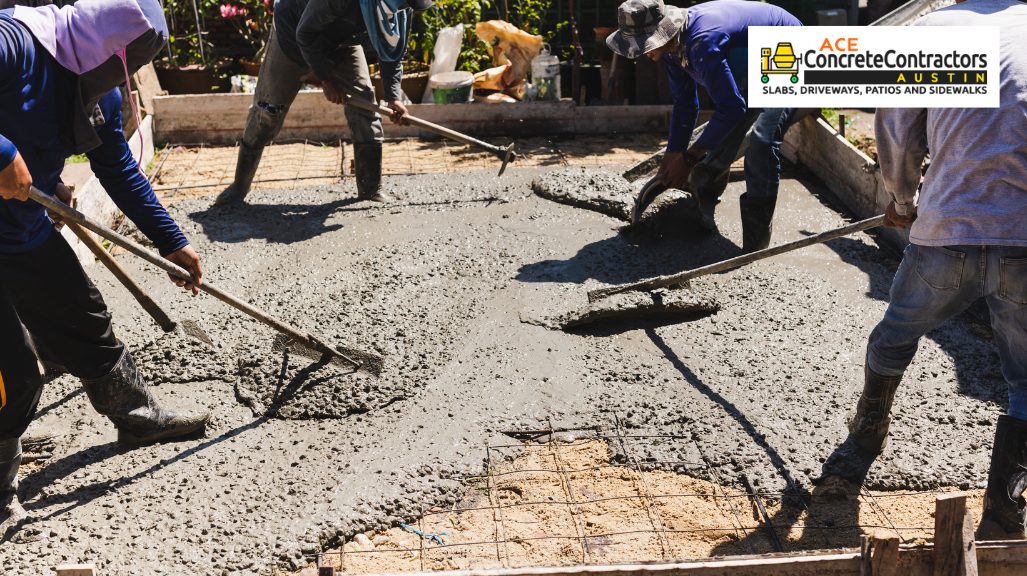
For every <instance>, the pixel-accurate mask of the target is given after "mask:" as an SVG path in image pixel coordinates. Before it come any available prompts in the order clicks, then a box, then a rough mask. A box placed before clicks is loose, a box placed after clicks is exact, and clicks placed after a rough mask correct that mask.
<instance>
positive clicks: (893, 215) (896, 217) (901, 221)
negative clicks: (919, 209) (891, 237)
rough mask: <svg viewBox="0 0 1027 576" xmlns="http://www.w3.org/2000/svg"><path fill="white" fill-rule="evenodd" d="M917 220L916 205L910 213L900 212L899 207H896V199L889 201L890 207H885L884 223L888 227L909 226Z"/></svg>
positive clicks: (903, 227)
mask: <svg viewBox="0 0 1027 576" xmlns="http://www.w3.org/2000/svg"><path fill="white" fill-rule="evenodd" d="M915 220H916V206H914V207H913V209H912V210H910V212H909V214H899V211H898V209H897V208H896V207H895V201H894V200H892V201H891V202H889V203H888V207H887V208H885V209H884V225H885V226H887V227H888V228H902V229H905V228H909V227H910V226H912V225H913V222H914V221H915Z"/></svg>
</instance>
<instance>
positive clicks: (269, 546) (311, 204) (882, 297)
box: [0, 168, 1005, 575]
mask: <svg viewBox="0 0 1027 576" xmlns="http://www.w3.org/2000/svg"><path fill="white" fill-rule="evenodd" d="M539 174H540V172H539V171H537V170H523V169H517V168H512V169H511V170H510V171H508V173H507V175H506V176H504V178H503V179H502V180H497V179H496V178H495V177H494V174H493V172H492V171H489V172H475V173H461V174H458V175H454V174H438V175H429V176H412V177H390V178H388V179H387V183H386V188H387V190H388V192H390V193H391V194H394V195H395V196H396V197H397V199H398V200H397V202H396V203H394V204H390V205H385V206H381V205H377V204H368V203H358V202H355V201H354V200H353V197H354V195H355V190H354V189H353V186H352V182H347V183H346V184H345V185H343V186H341V187H332V188H317V189H310V190H300V191H281V192H279V191H257V192H255V193H254V194H253V195H252V197H251V198H249V202H250V204H249V205H248V206H242V207H237V208H231V209H226V210H212V209H210V208H209V207H208V206H209V199H193V200H188V201H183V202H181V203H180V204H176V205H175V206H174V207H173V208H172V213H173V215H174V216H175V217H176V218H178V219H179V220H180V222H182V223H183V225H184V227H185V232H186V234H187V235H188V236H189V238H190V239H191V241H192V242H193V244H194V245H195V246H196V248H197V250H198V251H199V252H200V253H201V254H202V255H203V258H204V270H205V273H206V277H207V278H209V279H210V280H212V281H214V280H216V281H218V282H219V283H220V284H221V285H222V286H223V287H224V288H226V289H228V290H231V291H233V292H238V293H239V294H241V295H242V296H243V297H244V298H246V299H250V300H252V301H253V302H254V303H256V304H258V305H260V306H263V307H265V308H267V309H269V310H271V311H272V312H274V313H276V314H278V315H280V316H282V317H283V318H284V319H286V320H288V321H290V322H293V323H296V324H299V325H301V326H304V327H306V328H309V329H311V330H313V331H316V332H318V333H319V334H322V335H324V336H325V337H327V338H329V339H334V340H338V341H345V342H348V343H351V344H353V345H355V346H359V347H362V348H366V349H375V350H378V351H379V352H382V353H384V354H385V355H386V368H385V372H384V373H383V376H382V378H381V379H380V380H379V381H376V382H371V381H368V380H365V379H363V378H362V377H359V376H358V377H352V376H342V375H338V374H333V373H332V372H331V371H330V370H326V369H325V368H324V367H322V366H318V365H316V364H311V363H310V362H308V361H303V360H302V359H299V358H292V357H285V356H283V355H281V354H275V353H273V352H272V350H271V341H272V336H273V334H272V333H271V331H270V330H269V329H267V328H265V327H263V326H261V325H258V324H256V323H254V322H253V321H251V320H248V319H245V318H241V317H239V316H238V315H237V314H236V313H234V312H233V311H231V310H230V309H228V308H226V307H224V306H223V305H222V304H220V303H218V302H216V301H214V300H212V299H210V298H207V297H205V296H200V297H196V298H192V297H188V296H184V295H181V294H179V293H178V292H177V291H176V290H177V289H175V288H174V287H173V286H172V285H171V284H170V283H169V282H168V281H167V279H166V277H164V276H163V274H159V273H154V272H152V271H144V269H143V268H142V267H141V266H140V265H139V264H138V263H137V262H136V261H135V260H132V259H131V258H129V257H127V256H122V257H120V258H121V261H122V262H123V263H124V264H125V265H126V266H128V267H129V268H130V269H132V270H133V271H134V272H136V273H137V276H139V277H140V278H141V279H142V281H143V283H144V284H145V285H146V287H147V289H149V290H151V291H153V292H154V293H155V294H156V295H157V298H158V299H159V300H160V301H161V303H162V304H164V305H166V306H167V307H168V308H169V309H170V311H171V312H172V313H173V314H174V315H175V316H176V317H181V318H192V319H198V320H200V322H201V323H202V324H203V327H204V329H205V330H206V331H207V332H208V333H209V334H210V336H211V338H212V341H213V342H214V345H213V346H207V345H202V346H200V345H195V344H192V343H189V342H184V341H182V340H180V338H181V336H178V335H172V336H161V335H159V334H158V333H157V331H156V329H155V328H154V327H153V326H152V323H151V322H150V321H149V320H148V319H147V318H146V317H145V316H144V315H143V313H142V312H141V311H140V310H138V308H137V306H136V305H135V304H134V303H133V301H132V300H131V298H130V297H129V296H128V295H127V294H126V293H125V292H124V291H123V289H122V288H121V287H120V286H118V285H117V284H116V283H115V281H114V280H113V279H112V278H111V277H110V276H109V275H108V273H107V272H106V271H105V270H103V269H99V268H93V269H91V270H90V274H92V275H93V276H94V278H95V280H96V282H97V284H98V285H99V287H100V289H101V290H102V292H103V293H104V294H105V296H106V298H107V300H108V302H109V304H110V306H111V309H112V311H113V313H114V318H115V326H116V329H117V332H118V335H119V336H120V337H121V338H123V339H124V340H125V341H126V342H128V343H129V345H130V346H131V347H132V348H133V349H134V350H136V351H137V354H138V356H139V357H140V358H141V359H142V362H141V364H142V369H143V371H144V373H145V374H146V375H147V376H148V377H149V378H150V379H151V380H153V381H155V382H158V383H159V386H158V387H157V388H156V393H157V394H158V396H159V397H160V398H161V399H163V400H165V401H167V402H169V403H172V404H175V405H195V404H200V405H205V406H208V407H210V408H211V409H212V410H213V411H214V418H213V420H212V422H211V425H210V427H209V430H208V433H207V436H206V438H203V439H199V440H189V441H184V442H178V443H173V444H166V445H160V446H152V447H145V448H138V449H135V450H124V449H122V448H120V447H119V446H118V445H117V444H116V443H115V432H114V429H113V427H112V426H111V425H110V424H109V423H108V422H107V421H106V420H104V419H103V418H101V417H98V416H97V415H96V414H95V412H93V410H92V409H91V408H90V407H89V404H88V402H87V401H86V399H85V396H84V395H83V394H81V391H80V388H79V385H78V383H77V382H76V381H74V380H73V379H72V378H69V377H64V378H61V379H59V380H58V381H56V382H54V383H52V384H50V385H49V386H47V388H46V390H45V392H44V396H43V400H42V402H41V405H40V418H41V420H42V421H43V422H44V423H58V424H61V425H62V426H64V427H65V428H66V429H67V430H68V432H67V433H66V434H65V435H64V436H62V437H61V438H60V439H59V440H58V446H57V447H56V449H55V451H54V455H53V458H52V459H51V460H49V461H47V462H45V463H42V464H40V465H33V466H31V467H28V468H27V469H26V474H25V476H24V479H23V481H22V490H21V494H22V497H23V499H24V500H25V501H26V507H27V508H28V510H29V512H30V513H31V514H32V515H33V517H34V518H35V520H34V521H33V522H32V523H30V524H29V525H28V526H27V527H26V529H25V530H24V531H23V535H24V536H23V537H21V538H19V540H18V541H17V542H4V543H3V544H2V545H0V565H3V566H4V573H5V574H16V575H21V574H26V575H27V574H38V573H39V572H40V570H41V569H43V568H45V567H49V566H53V565H56V564H58V563H61V562H65V561H72V560H76V561H89V562H93V563H95V564H97V568H98V569H99V570H100V571H102V573H111V574H115V573H118V574H138V573H152V574H212V573H213V574H255V573H256V574H267V573H269V571H270V568H269V566H270V565H271V564H274V565H276V566H279V567H285V568H288V567H297V566H300V565H302V564H303V563H304V562H305V561H306V560H304V558H307V559H309V558H311V557H312V556H311V555H312V554H314V553H315V552H316V551H317V550H318V549H319V547H320V546H321V545H322V544H327V543H330V542H332V541H334V540H337V539H338V538H341V537H344V536H349V535H352V534H353V533H355V532H356V531H358V530H365V529H370V528H376V527H383V526H387V525H394V524H396V523H398V522H401V521H407V520H409V519H411V518H412V517H414V515H416V514H417V513H418V510H419V508H420V506H421V505H422V504H423V505H424V506H425V507H426V508H428V507H430V506H431V505H434V504H443V503H446V502H447V501H450V500H451V499H453V498H455V495H456V494H458V493H459V492H460V490H459V486H458V483H457V481H455V480H453V478H455V477H459V476H461V475H465V474H475V473H479V472H480V471H481V469H482V464H483V462H482V459H483V457H484V446H485V444H486V442H492V443H496V442H500V441H501V442H503V443H511V442H513V441H512V440H511V439H510V438H506V437H503V436H501V435H500V432H499V431H502V430H509V429H518V428H533V429H534V428H540V427H543V428H544V427H547V426H548V425H549V423H553V424H554V425H557V426H559V425H564V426H596V425H599V426H603V427H607V428H611V427H612V426H613V422H614V419H615V418H617V419H619V421H620V423H621V425H622V426H624V427H625V428H626V429H627V430H628V431H632V432H637V433H640V434H642V433H661V434H673V435H680V436H684V437H686V438H689V439H690V440H689V441H688V442H681V443H676V442H673V441H668V442H665V443H661V444H659V445H656V444H647V445H640V446H639V447H638V450H640V451H641V452H640V459H641V460H642V461H643V462H645V461H650V460H651V461H654V462H656V461H674V460H681V461H686V460H694V459H695V458H696V454H695V447H698V449H699V451H700V453H701V458H702V459H703V463H704V465H703V466H700V467H696V468H695V469H692V470H691V472H692V473H694V474H696V475H699V476H704V475H709V474H710V473H711V471H712V473H714V474H715V475H716V476H717V479H718V480H719V481H721V482H724V483H728V484H732V485H738V483H739V481H740V475H741V474H742V473H745V474H747V475H748V476H749V477H750V478H751V479H752V480H753V481H754V482H755V483H756V484H757V486H758V487H759V488H760V489H761V490H768V491H780V490H784V489H785V488H786V487H787V484H786V479H788V480H787V482H792V483H793V487H794V486H798V487H800V488H801V487H808V486H809V484H810V479H811V478H812V477H815V476H817V475H818V474H819V473H820V468H821V463H822V462H823V461H824V460H825V459H826V458H827V457H828V456H829V455H830V454H831V453H832V451H833V450H834V448H835V447H836V446H837V445H838V444H839V443H840V442H841V441H842V439H843V438H844V436H845V425H844V422H845V419H846V416H847V414H848V412H849V411H850V410H851V409H852V408H853V407H854V405H855V402H856V398H857V396H858V394H859V391H860V389H861V387H862V373H863V366H862V361H863V355H864V347H865V343H866V337H867V335H868V334H869V332H870V330H871V329H872V328H873V326H874V325H875V323H876V322H877V321H878V319H879V318H880V316H881V315H882V313H883V311H884V309H885V306H886V299H887V290H888V286H889V284H890V280H891V277H892V274H893V271H894V269H895V266H896V264H897V260H896V257H895V255H894V254H892V253H891V252H888V251H885V250H882V249H880V248H878V247H877V245H876V244H875V243H874V242H873V240H872V239H870V238H869V237H868V236H866V235H859V236H856V237H853V238H847V239H842V240H837V241H833V242H830V243H828V244H826V245H822V246H815V247H810V248H807V249H805V250H803V251H801V252H796V253H793V254H788V255H784V256H781V257H779V258H777V259H772V260H768V261H765V262H761V263H758V264H754V265H751V266H749V267H746V268H743V269H740V270H736V271H733V272H729V273H725V274H720V275H716V276H711V277H706V278H703V279H700V280H697V281H695V282H693V285H692V289H693V290H698V291H701V293H703V294H710V295H714V296H715V298H716V300H717V301H718V302H720V303H721V309H720V310H719V311H718V312H717V313H716V314H712V315H708V316H705V317H701V318H697V319H695V320H693V321H688V322H682V323H677V324H669V325H663V326H658V327H647V328H639V329H631V330H627V331H623V332H617V333H614V334H598V335H597V334H568V333H565V332H562V331H556V330H550V329H547V328H545V327H542V326H538V325H535V324H531V323H527V322H524V321H522V318H544V317H549V316H550V315H552V314H554V313H559V312H563V311H567V310H573V309H577V308H579V307H581V306H585V305H586V303H587V298H586V296H585V293H586V291H587V290H588V289H591V288H596V287H599V286H601V285H605V284H613V283H621V282H626V281H631V280H638V279H641V278H644V277H648V276H652V275H657V274H666V273H670V272H675V271H679V270H684V269H687V268H692V267H695V266H697V265H701V264H705V263H709V262H712V261H715V260H720V259H722V258H725V257H729V256H733V255H735V254H737V253H738V250H739V248H738V246H739V244H740V240H741V234H740V228H739V225H738V216H737V214H738V201H737V199H738V196H739V195H740V194H741V192H742V191H743V187H744V185H743V184H742V183H732V184H731V185H730V186H729V189H728V192H727V194H726V195H725V198H724V201H723V202H722V203H721V205H720V207H719V208H718V214H717V221H718V225H719V228H720V231H721V233H722V234H723V236H720V235H715V236H711V237H707V238H700V239H691V240H683V239H674V240H657V241H647V242H638V241H636V240H631V241H629V239H627V238H625V237H623V236H622V235H620V234H619V233H618V232H617V230H616V229H617V228H619V227H620V226H621V225H622V221H620V220H617V219H615V218H612V217H610V216H606V215H602V214H599V213H596V212H593V211H590V210H583V209H580V208H574V207H570V206H565V205H562V204H558V203H555V202H551V201H548V200H545V199H542V198H540V197H538V196H536V195H535V194H533V193H532V191H531V189H530V182H531V181H532V180H533V179H534V178H536V177H537V176H538V175H539ZM496 198H504V199H505V200H500V201H497V200H496ZM825 201H826V200H824V199H822V198H818V197H817V196H814V195H812V194H811V192H810V188H809V186H808V185H807V184H804V183H803V182H802V181H800V180H796V179H795V178H794V177H786V178H785V179H784V180H783V182H782V187H781V199H780V203H779V207H778V214H777V219H776V222H775V235H774V241H775V242H783V241H787V240H791V239H796V238H799V237H801V236H802V235H804V234H810V233H814V232H819V231H822V230H825V229H828V228H832V227H836V226H839V225H841V224H843V223H844V222H845V218H843V217H842V216H840V215H839V214H838V213H837V212H835V211H834V210H832V209H831V208H830V207H828V206H826V205H825ZM164 352H167V353H166V354H165V353H164ZM184 353H187V355H188V360H187V359H186V358H184V357H183V354H184ZM1004 402H1005V385H1004V383H1003V381H1002V379H1001V376H1000V374H999V371H998V360H997V356H996V352H995V349H994V346H993V344H992V343H991V342H990V341H987V340H983V339H981V338H979V337H978V336H976V335H975V334H974V333H973V332H972V331H971V327H970V326H969V325H968V323H967V322H965V321H963V320H955V321H952V322H949V323H947V324H945V325H943V326H942V327H941V328H939V329H938V330H936V331H935V332H933V333H932V334H931V335H930V336H929V337H928V338H926V339H925V340H924V341H923V343H922V344H921V347H920V351H919V353H918V355H917V358H916V360H915V361H914V363H913V365H912V366H911V368H910V370H909V372H908V373H907V376H906V378H905V380H904V383H903V386H902V388H901V389H900V391H899V394H898V397H897V400H896V403H895V412H894V420H893V434H892V440H891V443H890V445H889V447H888V449H887V450H886V452H885V453H884V454H883V455H882V456H881V458H880V459H879V461H878V463H877V464H876V465H875V466H874V467H873V468H872V469H871V470H870V474H869V477H868V484H869V485H870V486H873V487H876V488H884V489H930V488H936V487H940V486H979V485H981V484H983V482H984V481H985V478H986V472H987V465H988V456H989V454H988V452H989V450H990V442H991V436H992V433H993V425H994V421H995V419H996V417H997V415H998V414H999V413H1000V412H1001V411H1002V410H1003V405H1004ZM704 479H707V480H710V479H711V478H704ZM30 540H34V541H30ZM19 542H26V543H19ZM304 555H306V556H304Z"/></svg>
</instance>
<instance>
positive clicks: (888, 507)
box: [321, 418, 937, 573]
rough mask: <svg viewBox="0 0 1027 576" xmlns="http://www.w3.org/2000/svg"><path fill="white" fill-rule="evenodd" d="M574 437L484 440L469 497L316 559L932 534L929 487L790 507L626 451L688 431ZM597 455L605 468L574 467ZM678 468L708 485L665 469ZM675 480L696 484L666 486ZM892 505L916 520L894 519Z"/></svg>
mask: <svg viewBox="0 0 1027 576" xmlns="http://www.w3.org/2000/svg"><path fill="white" fill-rule="evenodd" d="M564 431H566V430H564ZM574 432H575V434H574V436H575V438H573V439H570V440H567V441H561V440H560V439H559V434H557V432H556V430H552V431H546V430H541V431H539V430H536V431H528V432H518V433H516V435H518V437H526V436H527V437H533V440H531V441H527V442H525V443H521V444H514V443H510V444H487V445H486V446H485V447H484V452H485V454H484V458H483V460H484V464H485V469H484V473H483V474H480V475H472V476H466V477H463V478H460V480H461V481H462V482H463V484H464V486H465V487H466V489H467V493H468V495H467V496H465V498H464V499H463V501H461V502H458V503H455V504H453V505H452V506H449V507H446V508H441V509H440V508H434V509H432V508H429V509H425V508H424V507H423V506H422V507H421V515H420V517H419V518H417V519H416V522H415V524H416V526H417V528H418V530H417V531H418V534H416V535H415V534H410V533H404V532H401V531H399V530H398V529H394V532H395V533H392V532H393V531H390V532H388V533H383V534H380V535H376V536H375V541H374V542H373V543H372V547H370V548H366V547H361V546H359V545H357V544H356V543H353V542H350V543H348V544H345V545H343V546H340V547H339V548H338V549H337V550H331V551H326V552H324V553H323V556H322V557H321V561H322V562H325V565H333V566H336V567H337V568H340V569H342V570H344V571H346V572H348V573H366V572H383V571H403V570H425V569H427V570H433V569H444V568H445V569H457V568H485V567H515V566H524V565H529V564H533V563H544V564H562V565H567V564H582V563H600V562H601V563H604V564H607V563H608V564H616V563H623V562H637V561H660V560H662V561H669V560H679V559H683V558H690V557H691V558H694V557H697V555H696V554H695V553H694V551H695V550H700V549H703V546H705V549H707V551H708V552H710V551H712V552H715V553H717V554H727V555H730V554H759V553H765V552H773V551H777V550H778V549H780V548H782V547H783V548H784V549H785V550H787V551H795V550H801V549H815V548H829V547H841V546H854V545H858V541H859V535H860V534H861V533H869V532H873V531H886V532H888V533H890V534H893V535H897V536H898V537H899V538H900V539H901V540H902V541H903V542H909V541H912V540H915V539H920V538H924V539H929V538H930V537H931V536H932V535H933V520H932V519H931V510H933V507H932V506H933V500H934V497H935V496H936V495H937V493H936V492H914V491H904V492H893V493H875V492H871V491H869V490H865V489H862V490H859V491H853V492H852V493H851V494H848V495H847V496H846V497H844V498H841V499H839V496H838V495H837V494H832V495H829V496H819V495H818V494H816V492H814V493H813V494H812V495H810V496H809V497H808V498H806V499H800V500H797V501H794V500H795V499H794V498H789V496H791V497H794V494H793V493H790V492H787V493H786V492H781V491H772V490H759V491H758V492H757V491H755V490H753V491H750V490H746V489H744V488H741V487H735V486H731V485H726V484H724V483H723V482H722V481H719V479H720V475H719V474H718V472H717V469H716V467H715V466H713V465H711V464H710V463H709V460H708V458H706V457H705V456H703V457H702V458H701V459H700V461H689V460H652V461H643V460H641V459H639V458H638V456H637V455H638V454H640V453H641V452H639V447H638V446H635V447H634V450H632V446H631V444H632V442H637V443H645V442H660V443H666V442H674V443H676V444H677V443H680V444H681V446H686V445H691V446H688V453H699V454H702V452H701V450H700V449H699V447H698V446H697V445H695V444H694V442H693V440H692V439H691V437H690V436H687V437H686V436H680V435H673V434H638V433H628V432H627V431H626V430H624V429H623V428H622V426H621V424H620V421H619V419H617V418H615V420H614V426H613V429H612V430H605V431H604V430H600V429H586V430H577V431H574ZM629 440H630V441H629ZM600 452H601V453H602V454H603V457H604V458H605V460H606V461H607V462H605V463H604V462H600V463H593V464H591V465H583V464H582V461H585V460H587V458H591V457H593V456H595V455H596V454H599V453H600ZM586 457H587V458H586ZM611 460H616V461H618V462H623V463H624V464H623V465H619V464H614V463H609V462H610V461H611ZM586 463H587V462H586ZM682 467H683V468H685V469H688V470H699V471H701V474H699V475H700V476H703V477H705V478H709V479H712V480H714V481H713V482H707V481H703V480H700V479H694V478H691V477H689V476H684V475H681V474H677V473H675V472H673V470H674V469H681V468H682ZM674 478H679V479H683V480H682V481H683V482H685V481H687V482H688V484H687V485H688V486H693V487H694V489H690V490H680V489H678V490H674V489H673V488H674V486H675V485H674V484H673V482H672V479H674ZM540 487H541V488H540ZM533 490H535V491H538V490H543V491H542V492H539V493H540V494H542V497H532V491H533ZM546 490H547V491H548V492H546ZM597 490H607V491H609V492H610V493H608V494H604V493H597ZM618 490H630V492H625V493H620V492H618ZM614 492H616V493H614ZM757 496H758V498H759V500H760V502H759V503H760V505H765V508H764V509H763V511H762V513H760V512H758V511H757V509H758V507H759V506H758V505H757V502H756V497H757ZM793 501H794V502H793ZM897 503H901V504H902V506H905V507H906V508H909V509H912V510H918V511H919V512H920V514H919V515H918V516H916V517H909V518H904V517H901V516H900V517H899V518H898V519H896V518H894V517H893V516H894V515H895V512H894V511H895V510H896V509H897V508H896V507H897V506H898V504H897ZM839 508H842V509H843V510H841V511H840V512H839V510H838V509H839ZM611 516H619V519H618V520H617V522H612V521H611V520H610V517H611ZM684 520H687V521H684ZM771 533H773V534H774V537H771V536H770V534H771ZM414 538H416V542H413V539H414ZM775 540H777V542H775ZM400 542H403V543H405V545H399V543H400ZM696 542H698V543H699V544H698V545H693V544H695V543H696ZM707 555H708V554H707Z"/></svg>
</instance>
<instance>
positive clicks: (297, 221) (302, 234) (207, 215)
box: [189, 198, 371, 244]
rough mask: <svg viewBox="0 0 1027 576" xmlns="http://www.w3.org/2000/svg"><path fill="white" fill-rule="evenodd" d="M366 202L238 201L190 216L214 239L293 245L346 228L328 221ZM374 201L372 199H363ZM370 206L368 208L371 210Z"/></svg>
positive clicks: (352, 199)
mask: <svg viewBox="0 0 1027 576" xmlns="http://www.w3.org/2000/svg"><path fill="white" fill-rule="evenodd" d="M358 202H363V201H362V200H358V199H356V198H340V199H338V200H334V201H332V202H327V203H324V204H236V205H230V206H211V207H210V208H207V209H206V210H202V211H198V212H193V213H191V214H189V217H190V218H191V219H192V220H193V221H195V222H196V223H197V224H199V225H200V226H201V227H202V228H203V233H204V234H206V235H207V236H208V237H209V238H210V239H211V240H212V241H214V242H223V243H226V244H234V243H238V242H245V241H247V240H254V239H256V240H266V241H268V242H270V243H272V244H292V243H294V242H303V241H306V240H310V239H312V238H316V237H317V236H320V235H321V234H325V233H327V232H334V231H336V230H340V229H342V224H328V223H327V221H328V219H329V218H330V217H331V216H332V215H333V214H334V213H335V212H336V211H337V210H341V209H344V208H346V207H348V206H351V205H353V204H356V203H358ZM363 203H364V204H370V202H363ZM370 207H371V206H367V207H365V208H364V209H368V208H370Z"/></svg>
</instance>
